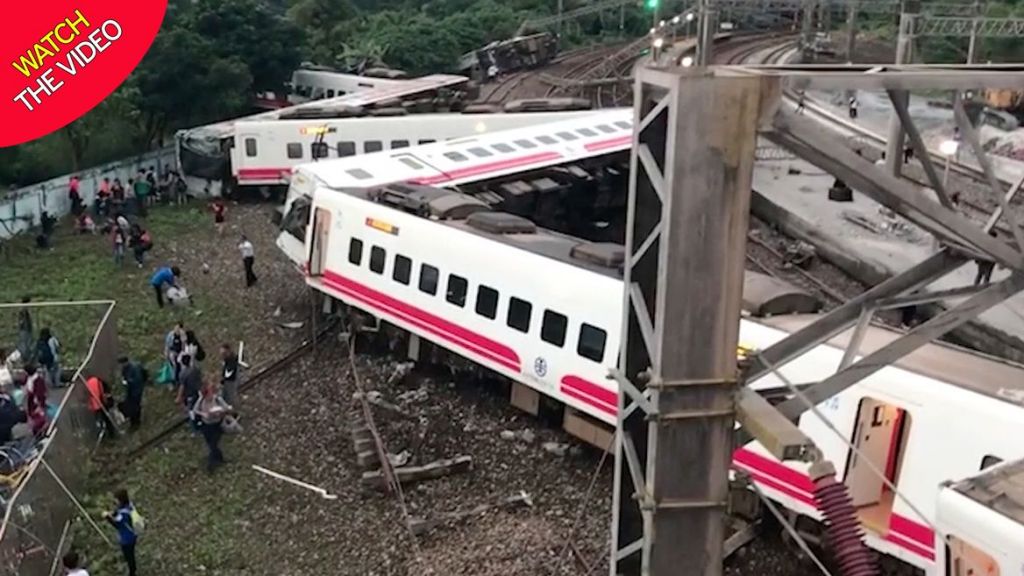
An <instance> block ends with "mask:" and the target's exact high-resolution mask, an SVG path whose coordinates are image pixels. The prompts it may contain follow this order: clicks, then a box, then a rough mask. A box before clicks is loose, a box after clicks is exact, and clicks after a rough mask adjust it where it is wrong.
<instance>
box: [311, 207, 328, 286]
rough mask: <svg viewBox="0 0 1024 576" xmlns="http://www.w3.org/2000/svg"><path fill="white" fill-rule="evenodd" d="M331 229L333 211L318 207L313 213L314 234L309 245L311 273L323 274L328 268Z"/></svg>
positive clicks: (315, 274) (312, 274) (314, 274)
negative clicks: (328, 243)
mask: <svg viewBox="0 0 1024 576" xmlns="http://www.w3.org/2000/svg"><path fill="white" fill-rule="evenodd" d="M330 229H331V212H330V211H329V210H327V209H326V208H317V209H316V212H314V214H313V235H312V237H311V238H310V246H309V275H310V276H322V275H323V273H324V270H325V268H326V264H327V262H326V260H327V242H328V236H329V234H328V233H329V232H330Z"/></svg>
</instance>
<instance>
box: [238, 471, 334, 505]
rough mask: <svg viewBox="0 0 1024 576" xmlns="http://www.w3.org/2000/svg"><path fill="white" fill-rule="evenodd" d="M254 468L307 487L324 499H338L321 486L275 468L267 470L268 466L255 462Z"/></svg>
mask: <svg viewBox="0 0 1024 576" xmlns="http://www.w3.org/2000/svg"><path fill="white" fill-rule="evenodd" d="M252 469H253V470H255V471H257V472H260V473H262V474H266V475H267V476H270V477H271V478H277V479H278V480H284V481H285V482H288V483H289V484H294V485H296V486H298V487H300V488H305V489H306V490H310V491H312V492H316V493H317V494H319V495H320V497H321V498H323V499H324V500H337V499H338V497H337V496H335V495H334V494H329V493H328V492H327V490H324V489H323V488H320V487H319V486H314V485H312V484H307V483H305V482H303V481H301V480H296V479H295V478H292V477H290V476H285V475H284V474H279V473H277V472H274V471H273V470H267V469H266V468H264V467H262V466H257V465H255V464H253V465H252Z"/></svg>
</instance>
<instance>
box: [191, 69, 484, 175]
mask: <svg viewBox="0 0 1024 576" xmlns="http://www.w3.org/2000/svg"><path fill="white" fill-rule="evenodd" d="M398 82H400V83H398V84H390V85H387V86H380V87H377V88H371V89H368V90H363V91H357V92H351V93H348V94H345V95H342V96H335V97H334V98H328V99H324V100H315V101H311V102H306V103H303V104H297V105H295V106H288V107H286V108H281V109H277V110H270V111H267V112H261V113H259V114H253V115H251V116H245V117H242V118H235V119H232V120H226V121H224V122H217V123H214V124H208V125H206V126H200V127H197V128H190V129H187V130H179V131H178V133H177V134H175V156H176V158H175V159H176V163H177V166H178V173H179V174H181V175H182V176H183V177H184V178H185V181H186V183H187V184H188V185H189V188H190V189H192V190H204V189H208V190H209V192H210V193H211V194H214V195H217V194H220V193H221V192H222V188H223V187H224V184H225V181H226V180H228V179H230V178H231V176H232V170H231V166H230V161H231V156H230V151H231V149H232V148H233V147H234V146H235V124H236V123H238V122H242V121H268V120H279V119H281V117H282V115H284V116H285V117H288V116H294V115H296V114H300V115H301V114H304V113H313V112H316V111H318V110H327V109H337V110H343V109H351V108H365V107H369V106H373V105H376V104H379V103H382V102H388V101H391V100H399V101H401V100H406V99H409V98H413V97H417V98H418V97H424V96H426V95H430V94H434V93H437V92H438V91H440V90H446V89H455V88H459V87H461V86H465V85H466V84H467V83H468V82H469V79H468V78H466V77H465V76H453V75H449V74H432V75H430V76H424V77H422V78H414V79H412V80H402V81H398Z"/></svg>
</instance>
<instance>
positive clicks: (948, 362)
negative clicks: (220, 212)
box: [278, 111, 1024, 575]
mask: <svg viewBox="0 0 1024 576" xmlns="http://www.w3.org/2000/svg"><path fill="white" fill-rule="evenodd" d="M630 115H631V112H630V111H606V112H601V113H595V114H594V115H593V116H591V117H588V118H583V119H579V120H574V121H571V122H564V123H559V124H557V125H555V124H551V125H545V126H543V127H534V128H530V129H522V130H517V131H513V132H509V133H499V134H492V135H488V136H483V137H479V138H474V139H470V140H469V141H460V142H450V143H437V144H431V145H427V146H422V147H416V148H411V149H408V150H403V151H401V152H399V153H379V154H373V155H370V156H366V157H365V158H363V159H360V160H359V161H353V160H351V159H342V160H335V161H331V162H321V163H317V164H316V165H306V166H302V167H301V168H300V169H299V170H298V173H297V175H296V176H295V178H294V180H293V185H292V189H291V190H290V192H289V209H290V211H289V216H288V218H287V222H286V223H287V224H288V226H287V227H286V230H287V232H285V233H283V234H282V235H281V237H280V238H279V241H278V243H279V246H281V247H282V249H284V250H285V252H286V253H287V254H288V255H289V256H290V257H291V258H292V260H293V261H294V262H296V264H297V265H298V266H300V267H302V268H303V269H304V270H305V271H306V273H307V281H308V283H309V284H310V285H312V286H314V287H315V288H317V289H318V290H321V291H322V292H324V293H325V294H328V295H330V296H331V297H333V298H335V299H338V300H340V301H343V302H345V303H346V304H349V305H351V306H354V307H356V308H359V309H362V310H364V311H366V312H368V313H370V314H372V315H374V316H377V317H379V318H382V319H384V320H386V321H387V322H389V323H391V324H393V325H396V326H398V327H400V328H401V329H403V330H406V331H408V332H409V333H410V334H411V335H412V336H411V337H410V340H411V343H412V344H413V346H412V348H418V346H417V345H415V343H417V342H419V340H420V339H425V340H427V341H429V342H432V343H434V344H436V345H438V346H441V347H444V348H446V349H448V350H450V351H451V352H453V353H455V354H458V355H460V356H462V357H464V358H467V359H469V360H471V361H473V362H475V363H477V364H479V365H481V366H484V367H486V368H489V369H491V370H493V371H494V372H496V373H498V374H501V375H503V376H505V377H507V378H509V379H510V380H512V381H513V382H515V385H514V386H513V403H515V404H516V405H517V406H520V407H524V408H527V409H530V410H531V411H536V406H537V404H538V401H539V398H540V395H544V396H547V397H549V398H553V399H555V400H557V401H558V402H560V403H562V404H564V405H565V406H566V411H565V418H566V428H567V429H569V430H570V431H571V432H573V433H576V434H579V435H581V436H585V437H587V439H589V440H591V441H594V440H595V439H598V438H600V437H601V434H602V433H600V432H595V430H604V431H605V432H603V434H604V437H605V438H607V434H608V433H607V430H608V428H607V426H604V427H598V426H587V425H586V423H587V422H591V423H603V424H605V425H610V424H612V423H613V422H614V419H615V413H616V409H617V390H616V388H615V386H614V383H613V382H612V381H609V380H607V379H606V378H605V376H606V374H607V370H608V368H609V367H610V366H613V365H614V364H615V362H616V351H617V349H618V346H619V335H618V332H619V325H620V323H621V306H622V287H621V279H620V274H619V272H618V264H619V263H620V262H621V249H618V250H617V249H616V248H615V247H614V246H611V245H595V244H590V243H587V242H582V241H580V240H578V239H574V238H571V237H567V236H564V235H560V234H556V233H553V232H549V231H544V230H537V229H534V228H532V224H531V223H530V222H528V221H523V220H522V219H519V218H517V217H514V216H511V215H507V214H504V215H502V214H496V213H487V207H486V206H484V205H483V204H482V203H481V202H480V201H479V200H476V199H474V198H472V197H469V196H466V195H463V194H459V193H456V192H451V191H447V190H437V189H432V190H426V189H423V188H421V187H417V188H414V189H409V190H403V189H402V187H403V186H405V185H399V186H398V187H395V186H392V187H391V188H395V189H394V190H392V191H390V192H387V193H384V192H381V190H380V185H381V184H386V183H389V182H405V183H413V184H414V185H431V186H438V185H443V186H457V185H460V184H466V183H469V182H473V181H478V180H485V179H491V178H495V177H499V176H503V175H509V174H513V173H518V172H524V171H529V170H534V169H537V168H540V167H545V166H553V165H556V164H564V163H569V162H575V161H578V160H580V159H585V158H589V157H593V156H597V155H599V154H603V153H609V152H617V151H622V150H625V149H628V147H629V145H630V141H631V137H632V132H631V126H630ZM601 126H605V127H607V128H608V130H607V131H606V130H603V129H601V128H600V127H601ZM616 129H617V130H616ZM541 138H544V140H541ZM516 143H519V144H516ZM499 146H500V148H499ZM473 149H476V152H475V153H474V152H473ZM362 186H373V187H376V188H371V189H369V190H368V189H366V188H360V187H362ZM410 211H412V212H415V214H414V213H410ZM476 212H481V214H475V213H476ZM467 215H472V216H470V217H469V218H467ZM308 223H311V225H308V226H307V224H308ZM503 231H505V232H508V231H511V233H505V232H503ZM300 239H302V240H301V241H300ZM453 246H455V247H457V249H452V247H453ZM813 318H814V317H800V316H797V317H776V318H773V319H767V320H757V321H754V320H749V319H744V320H742V321H741V328H740V334H741V336H740V337H741V342H742V343H743V344H744V345H745V346H748V347H752V348H762V349H763V348H766V347H768V346H770V345H771V344H773V343H775V342H777V341H779V340H781V339H782V338H784V337H786V336H787V335H789V334H791V333H792V332H794V331H796V330H798V329H799V328H801V327H802V326H804V325H806V324H807V323H808V322H810V321H813ZM896 336H897V335H896V334H895V333H894V332H891V331H889V330H886V329H883V328H878V327H874V328H871V329H869V331H868V335H867V337H866V338H865V341H864V343H863V345H862V348H861V350H862V353H863V354H867V353H869V352H870V351H872V350H873V349H877V348H878V347H880V346H882V345H884V344H885V343H886V342H888V341H891V340H892V339H893V338H895V337H896ZM847 337H848V334H846V335H840V336H838V337H837V338H836V340H834V341H833V342H831V343H829V344H827V345H822V346H819V347H817V348H815V349H814V350H812V351H810V352H809V353H807V354H805V355H804V356H802V357H801V358H799V359H798V360H796V361H794V362H791V363H790V364H787V365H786V366H784V368H783V373H784V374H785V375H786V376H787V377H788V379H790V380H791V381H794V382H798V383H802V382H814V381H818V380H820V379H821V378H822V377H823V376H825V375H828V374H831V373H832V372H833V371H834V370H835V367H836V366H837V365H838V364H839V362H840V360H841V358H842V355H843V350H844V349H843V347H842V340H843V339H845V338H847ZM753 385H754V386H755V387H756V388H758V389H775V388H777V387H779V386H781V385H782V383H781V382H779V381H778V380H777V379H776V378H775V377H774V376H772V375H767V376H765V377H763V378H761V379H759V380H758V381H757V382H755V383H754V384H753ZM1022 397H1024V369H1022V368H1021V367H1019V366H1017V365H1013V364H1009V363H1005V362H1002V361H998V360H995V359H991V358H987V357H984V356H981V355H978V354H974V353H970V352H967V351H964V350H960V349H955V348H952V347H949V346H945V345H939V344H931V345H928V346H925V347H923V348H922V349H920V350H919V351H917V352H916V353H914V354H911V355H910V356H908V357H906V358H905V359H903V360H902V361H901V362H900V363H899V364H898V365H895V366H891V367H888V368H885V369H882V370H880V371H879V372H877V373H875V374H874V375H872V376H871V377H869V378H867V379H865V380H863V381H862V382H860V383H858V384H857V385H855V386H853V387H851V388H849V389H848V390H846V391H844V392H843V393H841V394H839V395H838V396H836V397H834V398H831V399H829V400H828V401H826V402H824V403H822V405H821V406H820V408H821V410H822V411H823V412H824V413H825V414H827V415H828V417H829V419H830V421H831V422H832V423H833V424H834V425H835V426H836V427H837V428H838V430H840V431H842V432H843V434H845V435H846V436H845V438H840V437H839V436H837V435H836V434H834V433H832V431H831V430H829V429H828V428H827V427H826V426H825V425H824V424H823V423H822V422H820V421H818V420H817V418H816V417H815V416H814V415H812V414H810V413H808V414H806V415H804V416H802V417H801V418H800V421H799V425H800V427H801V429H803V430H804V431H805V432H806V433H807V434H808V435H809V436H810V437H811V438H813V439H814V440H815V442H816V443H817V444H818V445H819V446H820V447H821V448H822V450H823V452H824V454H825V457H826V458H828V459H829V460H831V461H832V462H834V463H835V464H836V466H837V469H838V470H839V475H840V477H841V479H842V480H843V481H844V482H845V483H846V484H847V485H848V487H849V489H850V492H851V495H852V497H853V500H854V503H855V505H856V506H857V509H858V514H859V516H860V518H861V520H862V524H863V525H864V527H865V529H866V531H867V539H868V543H869V545H870V546H871V547H873V548H875V549H876V550H878V551H880V552H884V553H885V554H888V555H890V556H891V557H894V558H896V559H899V560H901V561H903V562H906V563H908V564H910V565H912V566H916V567H918V568H920V569H921V570H923V571H924V572H925V573H927V574H929V575H933V574H934V575H939V574H950V572H948V571H947V569H946V549H945V544H944V542H945V540H944V538H943V535H942V534H941V533H939V532H937V531H936V530H935V528H934V523H935V518H936V502H937V499H938V496H939V484H940V482H942V481H945V480H948V479H951V478H963V477H966V476H969V475H971V474H974V473H976V472H977V471H978V470H980V469H982V468H984V467H986V466H989V465H991V464H992V463H994V462H997V461H999V460H1010V459H1019V458H1024V444H1021V443H1020V442H1019V441H1018V440H1017V438H1016V434H1018V433H1019V431H1020V430H1022V429H1024V405H1022ZM847 441H849V442H852V443H853V444H854V445H856V446H858V447H859V450H860V451H861V452H862V454H863V455H864V456H863V457H862V458H861V457H851V451H850V450H849V449H848V447H847V444H846V442H847ZM734 466H735V468H736V470H738V471H742V472H745V473H747V474H748V475H749V476H750V477H751V478H752V479H753V481H755V482H756V483H757V484H758V485H759V486H760V487H761V488H762V489H763V490H764V491H765V492H766V493H767V494H768V495H769V496H770V497H772V498H773V499H775V500H777V501H778V502H780V503H782V504H783V505H784V506H786V507H787V508H788V509H790V510H792V511H795V512H797V513H799V514H802V515H805V516H807V517H811V518H814V519H820V514H819V512H818V511H817V509H816V507H815V505H814V501H813V496H812V490H813V487H812V484H811V481H810V479H809V477H808V475H807V466H806V465H803V464H800V463H790V462H786V463H782V462H779V461H777V460H775V459H774V458H772V457H771V456H770V455H768V453H767V452H766V451H765V450H764V449H763V448H762V447H761V446H760V445H759V444H757V443H751V444H749V445H747V446H745V447H743V448H741V449H739V450H737V451H736V453H735V458H734ZM872 467H874V468H875V469H877V470H882V471H884V474H885V476H886V477H887V479H888V480H889V481H890V482H891V483H892V484H894V485H895V486H896V487H897V489H898V491H899V493H900V494H902V495H904V496H906V497H907V498H908V499H909V502H910V503H912V506H911V504H908V502H906V501H904V500H903V499H901V498H897V497H894V495H893V493H892V492H891V491H890V490H889V489H888V488H886V486H885V485H884V483H883V481H882V478H881V477H879V476H878V475H876V474H875V473H874V472H873V471H872ZM915 509H916V511H915ZM918 512H920V514H919V513H918Z"/></svg>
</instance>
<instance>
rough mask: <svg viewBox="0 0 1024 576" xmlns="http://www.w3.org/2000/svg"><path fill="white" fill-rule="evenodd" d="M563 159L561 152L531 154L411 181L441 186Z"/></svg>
mask: <svg viewBox="0 0 1024 576" xmlns="http://www.w3.org/2000/svg"><path fill="white" fill-rule="evenodd" d="M561 157H562V154H561V153H560V152H553V151H552V152H538V153H536V154H530V155H529V156H521V157H519V158H510V159H508V160H499V161H497V162H487V163H485V164H477V165H476V166H468V167H466V168H460V169H458V170H451V171H449V172H445V173H444V174H438V175H436V176H424V177H423V178H414V179H412V180H409V182H411V183H412V184H425V185H430V184H440V183H442V182H449V181H451V180H457V179H459V178H465V177H467V176H479V175H481V174H487V173H488V172H497V171H499V170H506V169H508V168H518V167H520V166H525V165H527V164H533V163H535V162H546V161H549V160H558V159H560V158H561Z"/></svg>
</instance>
